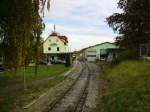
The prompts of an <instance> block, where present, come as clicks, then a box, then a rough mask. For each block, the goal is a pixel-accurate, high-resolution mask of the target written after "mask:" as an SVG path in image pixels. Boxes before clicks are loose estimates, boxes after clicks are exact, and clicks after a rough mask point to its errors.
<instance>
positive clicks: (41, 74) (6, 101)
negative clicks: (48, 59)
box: [0, 65, 69, 112]
mask: <svg viewBox="0 0 150 112" xmlns="http://www.w3.org/2000/svg"><path fill="white" fill-rule="evenodd" d="M67 70H69V68H66V67H65V66H63V65H54V66H40V67H39V70H38V74H37V75H36V76H35V75H34V67H28V68H27V69H26V78H27V90H26V91H24V90H23V69H19V70H18V72H17V73H16V74H14V73H13V72H11V71H7V72H4V73H1V74H0V112H16V111H18V110H20V109H21V108H22V107H23V106H24V105H25V104H27V103H29V102H30V101H32V100H33V99H35V98H37V97H38V96H39V95H40V94H42V93H43V92H45V91H47V89H49V88H51V87H53V86H55V85H56V84H58V83H60V82H62V81H63V80H64V79H65V77H64V76H62V75H60V74H61V73H63V72H65V71H67Z"/></svg>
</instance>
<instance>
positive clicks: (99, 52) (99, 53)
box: [95, 42, 118, 60]
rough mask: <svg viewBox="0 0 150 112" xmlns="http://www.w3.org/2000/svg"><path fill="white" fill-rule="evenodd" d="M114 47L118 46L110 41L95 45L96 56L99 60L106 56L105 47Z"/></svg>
mask: <svg viewBox="0 0 150 112" xmlns="http://www.w3.org/2000/svg"><path fill="white" fill-rule="evenodd" d="M115 48H118V47H117V46H116V45H115V44H114V43H110V42H105V43H101V44H97V45H95V49H96V58H97V59H99V60H101V59H104V58H106V56H107V55H108V52H107V49H115Z"/></svg>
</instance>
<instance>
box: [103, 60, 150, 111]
mask: <svg viewBox="0 0 150 112" xmlns="http://www.w3.org/2000/svg"><path fill="white" fill-rule="evenodd" d="M149 68H150V63H149V62H147V61H124V62H122V63H120V64H118V65H116V66H114V67H111V68H109V67H105V69H104V71H105V74H106V77H107V80H108V90H107V93H106V94H105V95H103V96H101V97H100V101H101V104H102V105H103V106H102V107H100V108H103V112H149V111H150V106H149V105H150V94H149V92H150V86H149V83H150V71H149Z"/></svg>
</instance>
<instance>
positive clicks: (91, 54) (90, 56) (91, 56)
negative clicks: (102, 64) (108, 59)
mask: <svg viewBox="0 0 150 112" xmlns="http://www.w3.org/2000/svg"><path fill="white" fill-rule="evenodd" d="M82 56H83V57H84V58H85V59H86V60H87V61H89V62H94V61H96V49H95V46H92V47H88V48H86V49H84V50H83V52H82Z"/></svg>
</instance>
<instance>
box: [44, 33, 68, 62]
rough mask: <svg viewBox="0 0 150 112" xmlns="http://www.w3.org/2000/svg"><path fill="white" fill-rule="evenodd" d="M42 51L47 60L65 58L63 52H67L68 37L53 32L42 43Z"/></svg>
mask: <svg viewBox="0 0 150 112" xmlns="http://www.w3.org/2000/svg"><path fill="white" fill-rule="evenodd" d="M43 53H44V54H45V55H46V56H47V61H53V60H65V54H66V53H69V48H68V38H67V37H66V36H62V35H59V34H58V33H56V32H53V33H52V34H51V35H50V36H49V37H48V38H47V39H46V40H45V41H44V43H43Z"/></svg>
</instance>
